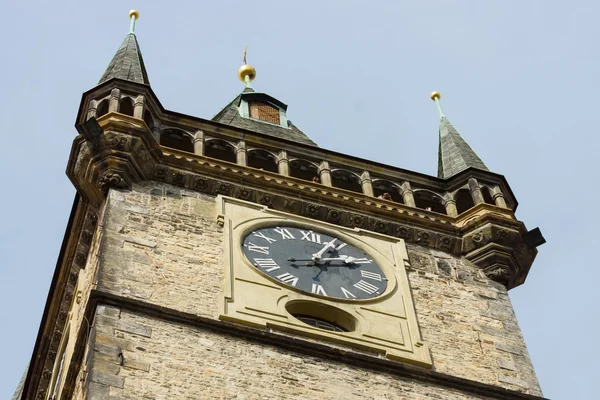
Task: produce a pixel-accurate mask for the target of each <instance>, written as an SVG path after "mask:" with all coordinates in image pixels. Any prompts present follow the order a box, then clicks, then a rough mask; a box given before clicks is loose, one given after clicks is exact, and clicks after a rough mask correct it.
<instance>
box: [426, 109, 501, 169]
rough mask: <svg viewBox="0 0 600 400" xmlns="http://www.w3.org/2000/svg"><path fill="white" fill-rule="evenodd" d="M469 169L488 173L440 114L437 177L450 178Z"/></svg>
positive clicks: (481, 162) (454, 129)
mask: <svg viewBox="0 0 600 400" xmlns="http://www.w3.org/2000/svg"><path fill="white" fill-rule="evenodd" d="M440 113H441V111H440ZM471 167H473V168H478V169H482V170H484V171H489V170H488V168H487V167H486V166H485V164H484V163H483V161H481V159H480V158H479V156H478V155H477V154H476V153H475V152H474V151H473V149H472V148H471V146H469V145H468V144H467V142H465V140H464V139H463V138H462V137H461V136H460V134H459V133H458V131H457V130H456V128H454V126H452V124H451V123H450V121H448V119H447V118H446V117H445V116H444V115H443V114H442V116H441V118H440V145H439V151H438V177H440V178H450V177H451V176H454V175H456V174H458V173H459V172H461V171H464V170H465V169H467V168H471Z"/></svg>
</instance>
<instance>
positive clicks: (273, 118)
mask: <svg viewBox="0 0 600 400" xmlns="http://www.w3.org/2000/svg"><path fill="white" fill-rule="evenodd" d="M249 106H250V107H249V108H250V118H254V119H259V120H261V121H266V122H270V123H272V124H277V125H279V124H280V120H279V109H278V108H276V107H273V106H272V105H270V104H266V103H259V102H256V101H252V102H250V103H249Z"/></svg>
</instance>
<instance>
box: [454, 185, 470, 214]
mask: <svg viewBox="0 0 600 400" xmlns="http://www.w3.org/2000/svg"><path fill="white" fill-rule="evenodd" d="M454 200H455V201H456V210H457V211H458V213H459V214H462V213H464V212H465V211H467V210H468V209H469V208H471V207H473V206H475V203H474V202H473V197H472V196H471V192H470V191H469V190H468V189H460V190H459V191H458V192H456V194H455V195H454Z"/></svg>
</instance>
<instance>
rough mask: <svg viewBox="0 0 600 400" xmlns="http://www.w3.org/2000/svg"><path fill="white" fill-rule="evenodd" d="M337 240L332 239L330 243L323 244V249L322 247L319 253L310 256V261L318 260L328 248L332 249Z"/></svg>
mask: <svg viewBox="0 0 600 400" xmlns="http://www.w3.org/2000/svg"><path fill="white" fill-rule="evenodd" d="M336 240H337V238H333V239H332V240H331V242H328V243H326V244H325V247H323V248H322V249H321V251H319V252H318V253H315V254H313V255H312V259H313V261H314V260H318V259H319V258H321V256H322V255H323V253H325V250H327V249H328V248H329V247H333V243H335V241H336Z"/></svg>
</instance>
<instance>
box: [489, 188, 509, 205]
mask: <svg viewBox="0 0 600 400" xmlns="http://www.w3.org/2000/svg"><path fill="white" fill-rule="evenodd" d="M492 198H493V199H494V203H496V205H497V206H498V207H502V208H508V204H506V199H505V198H504V193H502V191H501V190H500V186H494V189H492Z"/></svg>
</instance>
